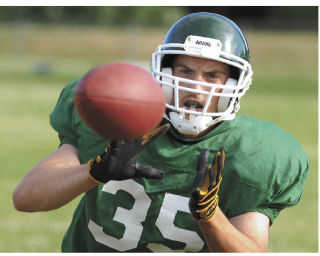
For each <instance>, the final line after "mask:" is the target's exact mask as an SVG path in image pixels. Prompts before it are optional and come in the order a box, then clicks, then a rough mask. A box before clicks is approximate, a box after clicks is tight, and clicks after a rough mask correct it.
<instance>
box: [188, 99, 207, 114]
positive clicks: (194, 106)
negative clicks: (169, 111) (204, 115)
mask: <svg viewBox="0 0 320 256" xmlns="http://www.w3.org/2000/svg"><path fill="white" fill-rule="evenodd" d="M183 105H184V106H185V107H186V109H187V110H190V109H191V110H196V111H198V112H201V111H202V109H203V106H202V105H201V104H200V103H199V102H196V101H192V100H188V101H186V102H185V103H184V104H183Z"/></svg>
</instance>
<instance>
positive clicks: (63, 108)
mask: <svg viewBox="0 0 320 256" xmlns="http://www.w3.org/2000/svg"><path fill="white" fill-rule="evenodd" d="M78 81H79V80H75V81H73V82H71V83H70V84H68V85H67V86H66V87H65V88H64V89H63V90H62V92H61V94H60V96H59V98H58V101H57V104H56V106H55V108H54V109H53V111H52V112H51V114H50V124H51V126H52V128H53V129H54V130H55V131H56V132H57V133H58V136H59V139H60V146H61V145H62V144H71V145H73V146H75V147H78V145H77V133H76V132H75V123H74V119H75V115H76V113H75V111H76V110H75V107H74V103H73V98H74V91H75V88H76V85H77V83H78Z"/></svg>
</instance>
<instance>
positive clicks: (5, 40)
mask: <svg viewBox="0 0 320 256" xmlns="http://www.w3.org/2000/svg"><path fill="white" fill-rule="evenodd" d="M48 31H50V33H48ZM132 31H133V32H132ZM163 35H164V31H159V30H146V31H145V30H142V29H138V28H130V27H127V28H124V29H122V30H115V29H105V28H104V29H102V28H100V29H98V28H97V29H90V30H89V28H86V27H83V28H78V27H76V28H75V27H72V28H71V27H65V26H64V27H57V26H51V27H39V26H34V25H23V26H17V25H15V26H9V25H6V26H0V41H1V44H0V97H1V105H0V142H1V143H0V144H1V147H0V155H1V172H0V183H1V190H2V193H1V194H0V204H1V205H2V207H1V208H0V219H1V232H0V252H59V251H60V243H61V240H62V237H63V235H64V232H65V231H66V229H67V227H68V224H69V222H70V220H71V217H72V214H73V210H74V209H75V207H76V204H77V201H78V200H79V198H78V199H76V200H75V201H73V202H71V203H70V204H68V205H66V206H64V207H62V208H60V209H58V210H55V211H51V212H42V213H32V214H31V213H21V212H17V211H16V210H14V208H13V204H12V192H13V190H14V188H15V186H16V185H17V184H18V183H19V181H20V180H21V179H22V178H23V176H24V175H25V174H26V173H27V172H28V171H29V170H30V169H31V168H32V167H33V166H34V165H35V164H37V162H38V161H40V160H41V159H42V158H43V157H45V156H47V155H48V154H50V153H51V152H52V151H54V150H55V149H56V147H57V145H58V138H57V135H56V133H55V132H54V131H53V130H52V129H51V128H50V126H49V119H48V116H49V113H50V111H51V110H52V108H53V107H54V105H55V102H56V100H57V97H58V95H59V92H60V90H61V89H62V88H63V87H64V85H65V84H66V83H68V82H69V81H71V80H73V79H76V78H78V77H79V76H81V75H82V74H84V73H85V72H86V71H88V70H89V69H90V68H92V67H93V66H95V65H98V64H101V63H104V62H108V61H114V60H127V61H134V62H135V63H138V64H141V65H142V66H143V67H147V64H146V63H147V62H148V61H149V60H148V57H149V56H150V55H151V53H152V52H153V50H154V49H155V47H156V46H157V44H158V43H159V42H160V41H161V39H162V37H163ZM247 37H248V41H249V46H250V48H251V55H252V65H253V69H254V82H253V85H252V87H251V89H250V90H249V91H248V93H247V94H246V95H245V96H244V98H243V99H242V104H241V110H240V113H241V114H248V115H251V116H253V117H255V118H258V119H261V120H266V121H272V122H275V123H277V124H278V125H279V126H280V127H282V128H283V129H285V130H287V131H288V132H289V133H291V134H292V135H293V136H294V137H296V139H297V140H298V141H299V142H300V143H301V144H302V145H303V147H304V148H305V150H306V152H307V153H308V155H309V158H310V175H309V178H308V181H307V184H306V188H305V192H304V194H303V197H302V199H301V202H300V203H299V205H298V206H296V207H293V208H289V209H286V210H284V211H283V212H282V213H281V214H280V216H279V217H278V218H277V219H276V220H275V223H274V225H273V226H272V227H271V234H270V244H269V252H317V251H318V219H317V217H318V143H317V142H318V126H317V125H318V115H317V113H318V112H317V111H318V104H317V103H318V102H317V100H318V96H317V95H318V91H317V90H318V77H317V71H318V62H317V61H318V58H317V57H318V48H317V47H318V44H317V34H316V33H314V34H312V33H294V32H290V33H289V32H281V33H280V32H279V33H275V32H267V31H260V32H256V31H248V33H247ZM126 42H127V43H126ZM128 42H130V43H128ZM41 71H44V73H45V74H41ZM46 71H47V72H46Z"/></svg>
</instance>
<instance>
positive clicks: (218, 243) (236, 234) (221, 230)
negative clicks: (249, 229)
mask: <svg viewBox="0 0 320 256" xmlns="http://www.w3.org/2000/svg"><path fill="white" fill-rule="evenodd" d="M248 224H249V223H248ZM249 225H250V224H249ZM199 227H200V229H201V231H202V234H203V235H204V237H205V239H206V242H207V244H208V247H209V250H210V251H212V252H263V251H266V245H265V243H258V242H257V241H255V240H254V239H253V237H251V236H250V234H249V233H248V234H245V233H243V232H241V231H239V229H237V228H236V227H235V226H234V225H233V224H232V223H231V222H230V221H229V220H228V218H227V217H226V216H225V215H224V214H223V212H222V211H221V210H220V208H219V207H218V208H217V212H216V214H215V216H214V217H213V218H212V219H210V220H209V221H208V222H199Z"/></svg>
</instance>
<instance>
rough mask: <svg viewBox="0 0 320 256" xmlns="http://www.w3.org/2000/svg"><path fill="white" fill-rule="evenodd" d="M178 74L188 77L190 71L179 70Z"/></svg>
mask: <svg viewBox="0 0 320 256" xmlns="http://www.w3.org/2000/svg"><path fill="white" fill-rule="evenodd" d="M180 73H181V74H183V75H190V74H191V71H190V70H189V69H181V70H180Z"/></svg>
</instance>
